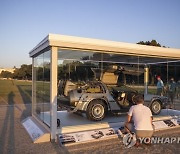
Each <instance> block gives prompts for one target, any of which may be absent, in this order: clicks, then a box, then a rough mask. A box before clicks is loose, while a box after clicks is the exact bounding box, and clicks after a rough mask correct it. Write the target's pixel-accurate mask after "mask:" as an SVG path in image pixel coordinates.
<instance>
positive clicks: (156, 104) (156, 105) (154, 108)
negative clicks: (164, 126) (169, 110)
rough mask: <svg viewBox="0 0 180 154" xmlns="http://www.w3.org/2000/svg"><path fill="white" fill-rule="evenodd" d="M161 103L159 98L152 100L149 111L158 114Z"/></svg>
mask: <svg viewBox="0 0 180 154" xmlns="http://www.w3.org/2000/svg"><path fill="white" fill-rule="evenodd" d="M161 108H162V106H161V103H160V101H159V100H154V101H153V102H152V104H151V111H152V113H153V114H159V113H160V112H161Z"/></svg>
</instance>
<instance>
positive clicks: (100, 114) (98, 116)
mask: <svg viewBox="0 0 180 154" xmlns="http://www.w3.org/2000/svg"><path fill="white" fill-rule="evenodd" d="M106 112H107V106H106V104H105V103H104V102H103V101H102V100H93V101H91V102H90V103H89V105H88V108H87V110H86V116H87V118H88V119H89V120H92V121H100V120H102V119H103V118H104V117H105V115H106Z"/></svg>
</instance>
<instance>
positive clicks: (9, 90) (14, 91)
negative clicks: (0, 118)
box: [0, 80, 32, 105]
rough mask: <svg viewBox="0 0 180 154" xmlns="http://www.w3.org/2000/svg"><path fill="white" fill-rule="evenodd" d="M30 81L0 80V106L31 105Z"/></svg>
mask: <svg viewBox="0 0 180 154" xmlns="http://www.w3.org/2000/svg"><path fill="white" fill-rule="evenodd" d="M31 83H32V82H31V81H20V80H0V104H1V105H2V104H27V103H31V92H32V90H31V88H32V86H31Z"/></svg>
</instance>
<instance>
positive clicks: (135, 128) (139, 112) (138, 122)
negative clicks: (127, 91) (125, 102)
mask: <svg viewBox="0 0 180 154" xmlns="http://www.w3.org/2000/svg"><path fill="white" fill-rule="evenodd" d="M134 101H135V103H136V104H137V105H133V106H132V107H131V108H130V110H129V112H128V116H127V122H126V123H125V128H126V130H127V131H128V132H129V131H131V132H135V134H136V136H137V138H140V137H151V136H152V135H153V125H152V113H151V110H150V109H149V108H148V107H147V106H144V105H143V103H144V98H143V96H142V95H137V96H136V97H135V98H134Z"/></svg>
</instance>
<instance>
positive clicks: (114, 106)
mask: <svg viewBox="0 0 180 154" xmlns="http://www.w3.org/2000/svg"><path fill="white" fill-rule="evenodd" d="M71 85H73V84H71ZM66 93H67V92H66ZM137 94H139V93H138V92H137V91H136V90H134V89H132V88H126V89H125V88H123V89H122V88H121V87H117V86H112V87H108V86H107V85H106V84H105V83H103V82H101V81H91V82H87V83H85V84H84V85H82V86H80V87H75V86H74V85H73V87H72V89H69V91H68V93H67V96H66V100H67V101H65V103H62V102H63V101H62V100H60V99H59V100H60V101H59V102H60V103H59V105H60V106H61V107H63V108H66V109H67V110H68V111H71V112H80V113H86V116H87V118H88V119H90V120H94V121H99V120H102V119H103V118H104V117H105V115H106V114H107V113H108V112H111V113H114V114H118V113H122V112H127V111H128V110H129V108H130V107H131V106H132V105H135V103H134V101H133V97H134V96H136V95H137ZM167 103H168V99H167V97H163V96H157V95H150V94H147V95H144V104H145V105H146V106H148V107H149V108H150V109H151V111H152V113H153V114H159V113H160V111H161V109H162V108H164V107H165V106H166V105H167Z"/></svg>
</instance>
